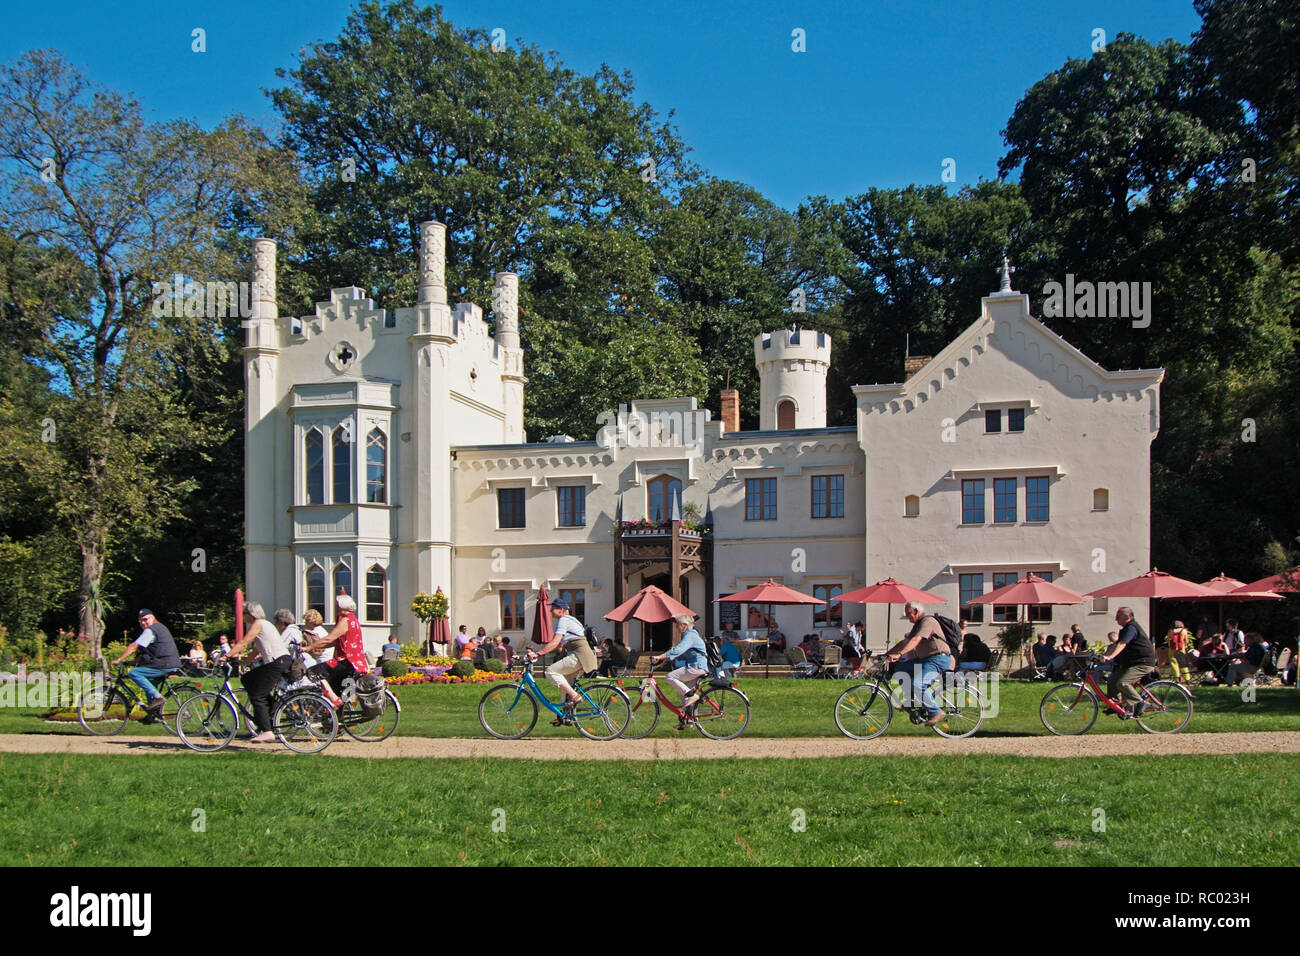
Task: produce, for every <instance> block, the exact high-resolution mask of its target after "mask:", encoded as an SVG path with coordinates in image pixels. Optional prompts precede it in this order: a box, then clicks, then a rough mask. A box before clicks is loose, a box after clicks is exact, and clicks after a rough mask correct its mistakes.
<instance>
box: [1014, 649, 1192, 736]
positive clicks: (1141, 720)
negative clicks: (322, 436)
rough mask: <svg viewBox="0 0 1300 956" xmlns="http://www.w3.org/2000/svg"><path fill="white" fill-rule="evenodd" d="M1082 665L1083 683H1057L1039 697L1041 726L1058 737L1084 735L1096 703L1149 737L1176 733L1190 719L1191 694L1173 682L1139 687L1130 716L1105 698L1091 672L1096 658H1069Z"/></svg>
mask: <svg viewBox="0 0 1300 956" xmlns="http://www.w3.org/2000/svg"><path fill="white" fill-rule="evenodd" d="M1070 656H1071V658H1072V659H1076V660H1079V661H1082V662H1083V664H1084V670H1083V680H1082V681H1080V682H1078V683H1074V684H1058V685H1057V686H1056V687H1053V688H1052V689H1051V690H1049V691H1048V692H1047V693H1046V694H1044V695H1043V702H1042V703H1041V704H1039V705H1038V717H1039V719H1040V720H1042V722H1043V726H1044V727H1046V728H1047V729H1048V730H1050V731H1051V732H1052V733H1054V734H1056V735H1057V736H1059V737H1067V736H1074V735H1076V734H1083V733H1087V732H1088V731H1089V730H1090V729H1091V728H1092V725H1093V724H1094V723H1096V721H1097V713H1098V711H1099V709H1100V704H1102V703H1104V704H1105V705H1106V706H1107V708H1109V709H1110V712H1111V713H1113V714H1115V715H1116V716H1118V717H1119V718H1120V719H1121V720H1136V721H1137V722H1138V726H1140V727H1141V728H1142V729H1143V730H1145V731H1146V732H1147V733H1149V734H1176V733H1178V731H1180V730H1182V729H1183V728H1184V727H1186V726H1187V724H1188V723H1189V722H1190V721H1191V719H1192V695H1191V694H1190V693H1188V691H1187V688H1185V687H1184V686H1183V685H1182V684H1179V683H1178V682H1177V681H1171V680H1158V681H1152V682H1151V683H1149V684H1139V685H1138V692H1139V693H1140V694H1141V695H1142V700H1141V702H1140V703H1139V705H1138V710H1139V712H1138V713H1137V714H1136V715H1131V714H1130V713H1129V711H1128V708H1127V707H1125V706H1124V704H1123V703H1122V702H1121V701H1117V700H1113V699H1112V698H1110V697H1108V696H1107V695H1106V692H1105V691H1104V690H1102V689H1101V685H1100V684H1098V683H1097V677H1096V674H1095V673H1094V672H1095V670H1096V668H1097V663H1098V662H1099V661H1100V658H1098V657H1096V656H1094V655H1088V656H1077V655H1070Z"/></svg>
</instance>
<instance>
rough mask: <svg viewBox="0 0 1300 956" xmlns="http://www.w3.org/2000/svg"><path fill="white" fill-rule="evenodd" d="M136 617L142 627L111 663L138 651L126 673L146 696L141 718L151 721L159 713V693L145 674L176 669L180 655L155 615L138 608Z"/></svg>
mask: <svg viewBox="0 0 1300 956" xmlns="http://www.w3.org/2000/svg"><path fill="white" fill-rule="evenodd" d="M139 620H140V627H141V628H142V630H141V632H140V636H139V637H137V638H136V639H135V640H134V641H132V642H131V644H130V646H129V647H127V649H126V650H124V651H123V652H122V653H121V654H120V655H119V656H118V658H117V660H115V661H113V663H114V664H121V663H122V662H123V661H124V660H126V659H127V658H128V657H130V656H131V655H132V654H135V653H137V652H138V653H139V655H140V662H139V664H137V665H136V666H135V667H132V668H131V669H130V670H129V671H127V674H126V676H127V677H129V678H131V680H133V681H135V682H136V684H138V685H139V686H140V689H141V690H143V691H144V693H145V696H146V697H148V698H149V703H148V704H146V705H145V710H146V712H147V713H146V714H145V718H144V720H143V721H142V722H143V723H146V724H151V723H153V722H154V721H156V720H157V719H158V718H159V717H160V716H161V715H162V710H163V696H162V694H160V693H158V689H157V688H156V687H154V686H153V684H151V683H150V682H149V678H151V677H166V676H167V675H168V674H174V673H176V672H177V671H179V670H180V669H181V655H180V652H179V651H178V650H177V649H176V641H175V640H173V638H172V633H171V631H169V630H167V628H165V627H164V626H163V625H162V624H161V623H159V621H158V618H156V617H154V616H153V611H151V610H149V609H148V608H142V609H141V610H140V614H139Z"/></svg>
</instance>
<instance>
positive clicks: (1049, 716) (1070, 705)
mask: <svg viewBox="0 0 1300 956" xmlns="http://www.w3.org/2000/svg"><path fill="white" fill-rule="evenodd" d="M1038 719H1039V720H1041V721H1042V722H1043V726H1044V727H1046V728H1047V729H1048V730H1050V731H1051V732H1052V733H1054V734H1056V735H1057V736H1058V737H1071V736H1074V735H1075V734H1082V733H1087V731H1088V730H1089V729H1091V727H1092V725H1093V724H1094V723H1096V721H1097V696H1096V695H1095V694H1094V693H1093V692H1092V691H1090V690H1088V688H1087V687H1085V686H1084V685H1083V684H1058V685H1057V686H1055V687H1053V688H1052V689H1051V690H1049V691H1048V692H1047V693H1046V694H1044V695H1043V701H1042V703H1040V704H1039V705H1038Z"/></svg>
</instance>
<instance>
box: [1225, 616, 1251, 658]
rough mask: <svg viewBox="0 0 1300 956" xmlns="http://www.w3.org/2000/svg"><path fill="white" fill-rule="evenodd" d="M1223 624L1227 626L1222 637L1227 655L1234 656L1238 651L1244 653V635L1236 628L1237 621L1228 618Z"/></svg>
mask: <svg viewBox="0 0 1300 956" xmlns="http://www.w3.org/2000/svg"><path fill="white" fill-rule="evenodd" d="M1224 623H1226V624H1227V625H1228V630H1227V632H1226V633H1225V634H1224V635H1223V643H1224V644H1226V645H1227V647H1228V653H1229V654H1236V653H1238V652H1239V651H1244V650H1245V649H1246V635H1245V634H1243V633H1242V632H1241V628H1239V627H1238V626H1237V619H1236V618H1232V617H1230V618H1228V620H1227V621H1225V622H1224Z"/></svg>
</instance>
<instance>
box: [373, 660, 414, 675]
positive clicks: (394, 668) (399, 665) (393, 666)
mask: <svg viewBox="0 0 1300 956" xmlns="http://www.w3.org/2000/svg"><path fill="white" fill-rule="evenodd" d="M410 669H411V668H410V667H409V666H408V665H407V663H406V661H400V660H399V661H383V662H381V663H380V665H379V672H380V673H381V674H383V675H384V676H385V677H402V676H403V675H405V674H406V673H407V672H408V671H410Z"/></svg>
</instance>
